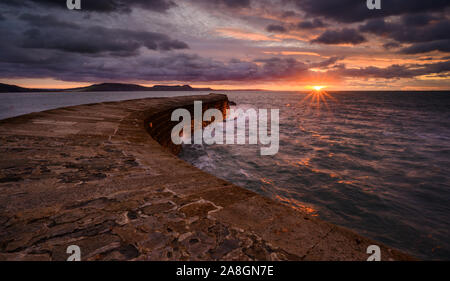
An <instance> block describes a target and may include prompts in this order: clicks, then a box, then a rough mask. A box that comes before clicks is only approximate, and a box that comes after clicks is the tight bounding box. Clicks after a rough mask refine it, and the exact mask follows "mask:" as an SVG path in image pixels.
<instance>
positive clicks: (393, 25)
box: [0, 0, 450, 90]
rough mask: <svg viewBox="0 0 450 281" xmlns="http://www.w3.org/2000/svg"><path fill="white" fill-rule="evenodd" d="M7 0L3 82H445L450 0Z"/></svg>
mask: <svg viewBox="0 0 450 281" xmlns="http://www.w3.org/2000/svg"><path fill="white" fill-rule="evenodd" d="M81 8H82V9H81V10H69V9H67V6H66V0H1V1H0V38H1V40H0V82H1V83H8V84H15V85H20V86H25V87H35V88H67V87H75V86H85V85H89V84H93V83H103V82H121V83H136V84H141V85H148V86H150V85H155V84H167V85H175V84H190V85H193V86H197V87H212V88H214V89H267V90H306V89H309V88H311V87H312V86H316V85H321V86H326V87H327V89H329V90H449V89H450V79H449V78H450V12H449V11H450V1H448V0H426V1H425V0H381V9H380V10H369V9H368V8H367V5H366V0H339V1H337V0H184V1H182V0H81Z"/></svg>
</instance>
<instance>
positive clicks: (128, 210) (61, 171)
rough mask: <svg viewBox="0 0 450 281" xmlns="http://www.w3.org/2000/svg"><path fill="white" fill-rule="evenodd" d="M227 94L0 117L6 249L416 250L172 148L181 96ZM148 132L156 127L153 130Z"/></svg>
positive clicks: (150, 256) (318, 253)
mask: <svg viewBox="0 0 450 281" xmlns="http://www.w3.org/2000/svg"><path fill="white" fill-rule="evenodd" d="M194 100H202V101H203V105H204V110H206V109H208V108H211V107H214V108H218V109H220V110H222V111H224V110H225V109H226V108H227V107H228V99H227V97H226V96H225V95H217V94H211V95H207V96H187V97H172V98H152V99H141V100H130V101H121V102H107V103H98V104H91V105H80V106H74V107H67V108H60V109H55V110H49V111H44V112H39V113H32V114H28V115H23V116H19V117H15V118H10V119H6V120H2V121H0V143H1V146H0V153H1V155H2V157H1V158H0V168H1V173H0V260H66V259H67V257H68V255H67V254H66V249H67V247H68V246H69V245H78V246H79V247H80V248H81V252H82V256H81V258H82V260H366V259H367V257H368V254H366V250H367V247H368V246H369V245H373V244H375V245H379V246H380V247H381V259H382V260H409V259H411V258H410V257H409V256H408V255H406V254H403V253H401V252H399V251H396V250H393V249H390V248H389V247H386V246H384V245H381V244H380V243H378V242H375V241H373V240H370V239H367V238H364V237H362V236H360V235H357V234H355V233H353V232H351V231H349V230H346V229H344V228H341V227H338V226H335V225H332V224H329V223H326V222H323V221H321V220H319V219H317V218H313V217H310V216H308V215H307V214H304V213H301V212H299V211H297V210H294V209H292V208H290V207H288V206H285V205H282V204H280V203H277V202H275V201H273V200H270V199H268V198H265V197H262V196H260V195H258V194H255V193H253V192H251V191H248V190H246V189H243V188H241V187H238V186H235V185H233V184H231V183H229V182H226V181H224V180H221V179H218V178H216V177H214V176H212V175H210V174H207V173H205V172H203V171H201V170H198V169H197V168H195V167H192V166H190V165H189V164H187V163H186V162H184V161H182V160H180V159H178V158H177V157H176V156H174V153H177V152H178V151H179V147H177V146H174V145H173V144H172V142H171V141H170V131H171V129H172V127H173V125H174V124H175V123H176V122H171V121H170V116H171V113H172V111H173V110H174V109H176V108H186V109H189V110H191V111H192V110H193V102H194ZM149 134H150V135H151V136H152V137H149Z"/></svg>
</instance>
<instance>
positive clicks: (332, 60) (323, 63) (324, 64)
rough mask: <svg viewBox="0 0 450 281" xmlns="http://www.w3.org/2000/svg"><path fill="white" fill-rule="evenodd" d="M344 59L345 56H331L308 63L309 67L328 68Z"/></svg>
mask: <svg viewBox="0 0 450 281" xmlns="http://www.w3.org/2000/svg"><path fill="white" fill-rule="evenodd" d="M342 59H343V57H331V58H329V59H326V60H324V61H321V62H316V63H311V64H309V65H308V67H309V68H316V67H320V68H326V67H329V66H331V65H334V64H336V63H337V62H338V61H339V60H342Z"/></svg>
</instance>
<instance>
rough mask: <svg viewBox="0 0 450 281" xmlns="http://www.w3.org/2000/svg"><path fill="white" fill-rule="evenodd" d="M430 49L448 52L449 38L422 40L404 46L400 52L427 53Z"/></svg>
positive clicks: (449, 46) (449, 50)
mask: <svg viewBox="0 0 450 281" xmlns="http://www.w3.org/2000/svg"><path fill="white" fill-rule="evenodd" d="M431 51H441V52H447V53H449V52H450V40H449V39H447V40H437V41H431V42H422V43H416V44H413V45H411V46H410V47H406V48H403V49H401V51H400V52H401V53H403V54H420V53H428V52H431Z"/></svg>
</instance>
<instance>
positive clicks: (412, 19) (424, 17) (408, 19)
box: [402, 14, 436, 26]
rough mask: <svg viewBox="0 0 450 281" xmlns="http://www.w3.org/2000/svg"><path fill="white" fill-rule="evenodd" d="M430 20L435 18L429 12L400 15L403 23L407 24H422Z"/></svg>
mask: <svg viewBox="0 0 450 281" xmlns="http://www.w3.org/2000/svg"><path fill="white" fill-rule="evenodd" d="M432 20H436V17H434V16H433V15H430V14H409V15H404V16H403V17H402V22H403V24H406V25H408V26H424V25H427V24H429V23H430V22H431V21H432Z"/></svg>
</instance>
